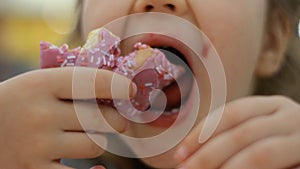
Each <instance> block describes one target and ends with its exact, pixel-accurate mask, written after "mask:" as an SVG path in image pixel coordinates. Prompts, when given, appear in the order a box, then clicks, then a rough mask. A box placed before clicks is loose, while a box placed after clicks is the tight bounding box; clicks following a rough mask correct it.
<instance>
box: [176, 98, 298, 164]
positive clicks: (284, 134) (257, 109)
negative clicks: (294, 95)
mask: <svg viewBox="0 0 300 169" xmlns="http://www.w3.org/2000/svg"><path fill="white" fill-rule="evenodd" d="M299 120H300V105H299V104H297V103H296V102H294V101H292V100H290V99H289V98H286V97H282V96H270V97H258V96H257V97H249V98H243V99H238V100H236V101H233V102H231V103H229V104H227V105H226V106H225V110H224V115H223V118H222V120H221V122H220V123H219V125H218V127H217V129H216V131H215V132H214V134H213V135H212V136H211V138H210V139H209V140H208V141H206V142H204V143H201V144H200V143H199V136H200V132H201V129H202V127H203V124H204V120H203V121H201V122H200V123H199V125H198V126H197V127H196V128H195V129H194V130H193V131H192V132H191V134H190V135H189V136H188V137H187V138H185V139H184V140H183V142H182V143H181V144H180V146H179V148H178V151H177V153H176V154H175V158H176V159H177V160H178V161H179V162H181V164H180V166H179V167H178V168H180V169H198V168H201V169H219V168H220V169H238V168H243V169H253V168H255V169H277V168H285V169H287V168H296V167H295V166H297V165H299V164H300V151H299V147H300V125H299ZM298 167H300V166H298Z"/></svg>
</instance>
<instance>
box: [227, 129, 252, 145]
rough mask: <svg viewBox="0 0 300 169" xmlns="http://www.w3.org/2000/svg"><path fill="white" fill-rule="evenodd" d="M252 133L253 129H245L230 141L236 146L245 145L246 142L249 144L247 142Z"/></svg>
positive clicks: (238, 131) (240, 130)
mask: <svg viewBox="0 0 300 169" xmlns="http://www.w3.org/2000/svg"><path fill="white" fill-rule="evenodd" d="M252 133H253V130H252V129H250V128H246V127H243V128H241V129H239V130H237V131H236V132H234V133H233V134H232V136H231V138H230V141H231V142H233V143H234V144H235V145H244V144H245V142H247V140H248V139H249V136H251V135H252Z"/></svg>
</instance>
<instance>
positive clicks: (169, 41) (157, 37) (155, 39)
mask: <svg viewBox="0 0 300 169" xmlns="http://www.w3.org/2000/svg"><path fill="white" fill-rule="evenodd" d="M138 41H139V42H142V43H144V44H147V45H149V46H151V47H153V48H155V47H162V48H167V47H171V48H174V49H176V50H178V51H179V52H180V53H182V54H183V56H184V57H185V59H186V61H187V62H188V65H189V67H190V68H191V69H192V67H193V64H192V57H193V56H192V52H191V50H190V49H189V48H188V47H187V46H186V45H184V43H183V42H180V41H179V40H177V39H175V38H172V37H169V36H166V35H161V34H146V35H143V36H142V37H141V38H140V39H139V40H138Z"/></svg>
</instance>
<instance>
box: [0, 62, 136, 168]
mask: <svg viewBox="0 0 300 169" xmlns="http://www.w3.org/2000/svg"><path fill="white" fill-rule="evenodd" d="M73 70H74V68H58V69H49V70H47V69H45V70H38V71H33V72H29V73H26V74H23V75H20V76H18V77H15V78H13V79H10V80H8V81H5V82H3V83H0V135H1V138H0V150H1V153H0V166H1V167H0V168H7V169H8V168H9V169H68V168H69V167H66V166H63V165H61V164H60V163H59V160H60V159H61V158H93V157H97V156H99V155H100V154H101V153H102V152H103V150H101V149H100V148H99V146H97V145H96V144H95V143H94V142H93V141H92V140H91V139H90V138H89V137H88V136H87V134H85V133H84V129H83V128H82V126H81V124H80V123H79V120H78V119H77V114H76V112H75V110H74V106H73V103H72V102H71V101H70V100H72V99H73V97H72V75H73ZM76 71H78V72H80V73H81V74H82V75H85V74H86V76H83V77H82V79H81V81H80V83H81V84H79V85H82V86H83V87H84V86H85V83H88V82H91V81H92V80H93V78H92V76H89V75H95V74H93V73H95V70H94V69H89V68H76ZM96 75H97V76H96V82H95V86H96V89H95V90H96V91H92V90H91V92H82V93H77V96H76V98H75V99H88V98H93V95H95V93H96V96H97V98H111V92H110V91H111V83H110V81H111V79H112V77H114V80H116V79H117V80H118V84H122V85H120V86H119V89H120V90H119V91H118V93H117V96H114V97H118V98H128V92H127V91H128V86H129V83H130V81H129V80H127V79H126V78H124V77H121V76H119V75H113V73H112V72H109V71H104V70H98V71H97V74H96ZM67 100H68V101H67ZM79 104H82V105H83V106H84V107H86V108H87V110H88V111H84V112H83V114H86V117H87V120H90V123H89V124H90V126H88V128H87V129H88V130H96V131H99V127H101V124H100V123H101V122H99V121H95V120H94V121H93V117H95V116H97V115H98V114H97V113H99V112H98V110H95V108H93V107H95V106H90V103H86V102H80V103H79ZM96 107H97V106H96ZM102 114H103V116H104V117H107V118H109V119H113V120H114V121H113V122H112V123H113V124H111V125H112V127H113V128H114V129H116V130H118V131H122V130H124V127H125V126H126V123H127V122H126V121H125V119H123V118H122V117H121V115H119V114H117V113H112V112H111V111H110V110H109V111H108V112H106V111H102ZM99 125H100V126H99ZM100 129H101V128H100ZM102 132H103V131H102ZM107 132H109V131H107ZM95 137H99V138H100V139H103V138H104V136H103V135H100V134H99V135H97V136H95Z"/></svg>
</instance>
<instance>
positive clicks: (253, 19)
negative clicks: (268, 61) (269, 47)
mask: <svg viewBox="0 0 300 169" xmlns="http://www.w3.org/2000/svg"><path fill="white" fill-rule="evenodd" d="M204 1H205V5H203V4H204ZM191 2H194V4H193V5H192V6H193V7H194V11H198V12H197V13H196V14H195V16H196V18H197V21H198V23H199V27H200V29H201V30H202V31H203V32H204V33H205V34H206V35H207V36H208V37H209V39H210V40H211V41H212V43H213V45H214V46H215V48H216V50H217V51H218V53H219V55H220V57H221V59H222V62H223V65H224V69H225V72H226V78H227V86H228V99H229V100H232V99H234V98H237V97H241V96H244V95H247V94H249V93H250V92H251V87H252V84H253V81H252V80H253V77H254V72H255V67H256V64H257V59H258V56H259V55H260V51H261V48H262V44H263V33H264V26H265V25H264V23H265V17H266V16H265V15H266V14H265V13H266V2H265V1H262V0H253V1H240V0H231V1H229V0H225V1H217V0H213V1H212V0H210V1H209V0H198V1H196V0H193V1H191ZM196 8H197V9H196Z"/></svg>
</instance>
